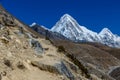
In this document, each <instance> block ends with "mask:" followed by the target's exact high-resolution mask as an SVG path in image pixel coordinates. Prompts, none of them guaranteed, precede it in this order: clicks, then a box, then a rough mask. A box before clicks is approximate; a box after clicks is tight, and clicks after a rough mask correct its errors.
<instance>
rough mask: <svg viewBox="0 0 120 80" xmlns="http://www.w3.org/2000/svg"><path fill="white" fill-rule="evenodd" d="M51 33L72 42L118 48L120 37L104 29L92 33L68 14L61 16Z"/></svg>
mask: <svg viewBox="0 0 120 80" xmlns="http://www.w3.org/2000/svg"><path fill="white" fill-rule="evenodd" d="M51 31H53V32H58V33H60V34H62V35H63V36H65V37H67V38H68V39H70V40H72V41H74V42H98V43H102V44H105V45H108V46H110V47H116V48H120V37H119V36H117V35H114V34H113V33H112V32H111V31H110V30H109V29H108V28H104V29H103V30H102V31H101V32H100V33H96V32H93V31H91V30H89V29H87V28H86V27H84V26H81V25H79V24H78V22H77V21H76V20H75V19H74V18H72V17H71V16H70V15H68V14H65V15H63V16H62V17H61V19H60V20H59V21H58V22H57V23H56V25H55V26H54V27H53V28H52V29H51Z"/></svg>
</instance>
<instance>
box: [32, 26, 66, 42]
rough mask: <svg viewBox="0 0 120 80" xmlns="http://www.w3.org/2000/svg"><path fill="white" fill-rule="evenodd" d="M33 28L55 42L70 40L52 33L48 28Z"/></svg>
mask: <svg viewBox="0 0 120 80" xmlns="http://www.w3.org/2000/svg"><path fill="white" fill-rule="evenodd" d="M31 28H32V29H33V30H35V31H36V32H38V33H39V34H41V35H43V36H44V37H46V38H50V39H54V40H68V39H67V38H66V37H64V36H63V35H61V34H59V33H57V32H52V31H50V30H48V29H47V28H45V27H43V26H40V25H38V24H34V25H32V26H31Z"/></svg>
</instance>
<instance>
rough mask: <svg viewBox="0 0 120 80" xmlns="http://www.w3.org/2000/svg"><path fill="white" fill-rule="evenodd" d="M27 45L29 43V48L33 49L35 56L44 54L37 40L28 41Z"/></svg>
mask: <svg viewBox="0 0 120 80" xmlns="http://www.w3.org/2000/svg"><path fill="white" fill-rule="evenodd" d="M29 43H30V46H31V47H32V48H34V50H35V53H36V54H38V55H40V54H43V53H44V49H43V48H42V46H41V44H40V43H39V42H38V41H37V40H35V39H30V40H29Z"/></svg>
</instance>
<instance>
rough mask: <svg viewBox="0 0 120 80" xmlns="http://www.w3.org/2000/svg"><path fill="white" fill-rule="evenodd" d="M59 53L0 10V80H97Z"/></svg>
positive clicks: (94, 76) (3, 10)
mask: <svg viewBox="0 0 120 80" xmlns="http://www.w3.org/2000/svg"><path fill="white" fill-rule="evenodd" d="M59 49H60V48H59V47H58V48H57V47H55V46H53V44H52V43H51V42H50V41H49V40H46V39H45V38H42V36H41V35H39V34H38V33H36V32H35V31H33V30H32V29H31V28H29V27H28V26H27V25H25V24H23V23H22V22H21V21H19V20H17V19H16V18H15V17H13V16H12V15H11V14H9V13H8V12H7V11H6V10H5V9H4V8H3V7H2V6H0V80H89V79H92V80H101V79H100V77H98V76H97V75H95V74H92V73H89V72H88V70H87V69H86V68H85V66H84V65H82V64H80V62H79V65H80V66H78V65H77V63H76V62H74V61H73V60H72V58H70V57H68V56H66V55H65V53H64V52H61V51H59ZM107 79H109V78H107ZM110 79H111V78H110Z"/></svg>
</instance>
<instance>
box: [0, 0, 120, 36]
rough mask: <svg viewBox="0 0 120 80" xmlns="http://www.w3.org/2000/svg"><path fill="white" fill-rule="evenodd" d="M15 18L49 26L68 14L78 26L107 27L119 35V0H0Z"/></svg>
mask: <svg viewBox="0 0 120 80" xmlns="http://www.w3.org/2000/svg"><path fill="white" fill-rule="evenodd" d="M0 1H1V3H2V5H3V6H4V7H5V8H6V9H7V10H8V11H9V12H10V13H11V14H13V15H14V16H15V17H17V18H18V19H20V20H21V21H23V22H24V23H26V24H28V25H29V24H31V23H32V22H36V23H38V24H40V25H44V26H46V27H48V28H51V27H52V26H54V25H55V23H56V22H57V21H58V20H59V19H60V17H61V16H62V15H63V14H65V13H68V14H70V15H71V16H72V17H74V18H75V19H76V20H77V21H78V23H79V24H80V25H83V26H86V27H87V28H88V29H91V30H93V31H96V32H100V31H101V29H102V28H104V27H108V28H109V29H110V30H111V31H112V32H113V33H115V34H118V35H120V29H119V28H120V0H0Z"/></svg>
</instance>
